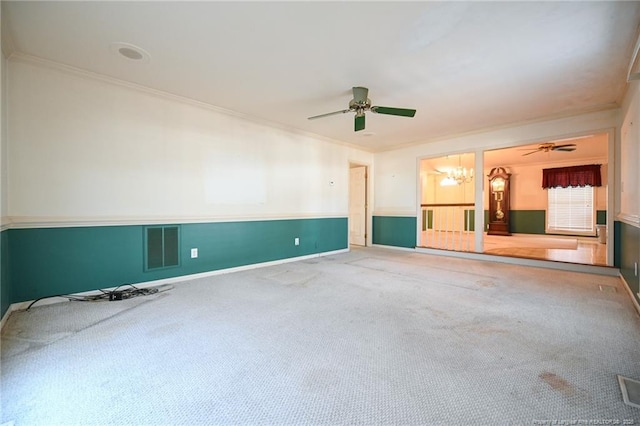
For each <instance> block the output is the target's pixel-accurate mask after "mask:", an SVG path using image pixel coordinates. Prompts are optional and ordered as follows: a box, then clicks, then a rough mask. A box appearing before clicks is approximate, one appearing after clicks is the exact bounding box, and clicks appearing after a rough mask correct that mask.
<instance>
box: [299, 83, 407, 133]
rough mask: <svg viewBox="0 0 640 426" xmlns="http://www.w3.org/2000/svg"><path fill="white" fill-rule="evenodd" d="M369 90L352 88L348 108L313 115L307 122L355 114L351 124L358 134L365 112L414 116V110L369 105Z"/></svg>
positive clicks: (361, 127) (362, 125) (362, 126)
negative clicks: (348, 113)
mask: <svg viewBox="0 0 640 426" xmlns="http://www.w3.org/2000/svg"><path fill="white" fill-rule="evenodd" d="M368 96H369V89H367V88H366V87H354V88H353V99H351V101H350V102H349V108H348V109H343V110H340V111H334V112H329V113H326V114H320V115H314V116H313V117H309V120H315V119H316V118H323V117H329V116H330V115H337V114H345V113H347V112H355V113H356V116H355V120H354V124H353V128H354V131H356V132H358V131H360V130H364V127H365V116H364V113H365V112H366V111H371V112H375V113H377V114H387V115H397V116H400V117H413V116H414V115H416V110H415V109H407V108H392V107H384V106H375V105H371V99H369V97H368Z"/></svg>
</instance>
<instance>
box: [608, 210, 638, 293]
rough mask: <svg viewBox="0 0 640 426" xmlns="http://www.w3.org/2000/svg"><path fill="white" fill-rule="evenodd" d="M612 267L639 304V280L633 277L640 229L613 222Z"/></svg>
mask: <svg viewBox="0 0 640 426" xmlns="http://www.w3.org/2000/svg"><path fill="white" fill-rule="evenodd" d="M613 259H614V260H613V262H614V266H616V267H618V268H620V273H621V274H622V276H623V277H624V280H625V281H626V282H627V284H629V287H630V288H631V292H632V293H633V296H634V297H635V298H636V301H638V303H640V297H638V291H640V288H639V287H640V282H639V278H638V277H637V276H636V275H635V265H634V263H635V262H638V259H640V228H638V227H637V226H633V225H629V224H627V223H624V222H619V221H615V222H614V255H613Z"/></svg>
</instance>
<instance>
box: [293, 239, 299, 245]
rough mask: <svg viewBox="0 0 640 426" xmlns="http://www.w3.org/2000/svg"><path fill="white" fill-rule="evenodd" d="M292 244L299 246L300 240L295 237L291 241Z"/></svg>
mask: <svg viewBox="0 0 640 426" xmlns="http://www.w3.org/2000/svg"><path fill="white" fill-rule="evenodd" d="M293 244H294V245H296V246H299V245H300V238H298V237H296V238H295V239H294V240H293Z"/></svg>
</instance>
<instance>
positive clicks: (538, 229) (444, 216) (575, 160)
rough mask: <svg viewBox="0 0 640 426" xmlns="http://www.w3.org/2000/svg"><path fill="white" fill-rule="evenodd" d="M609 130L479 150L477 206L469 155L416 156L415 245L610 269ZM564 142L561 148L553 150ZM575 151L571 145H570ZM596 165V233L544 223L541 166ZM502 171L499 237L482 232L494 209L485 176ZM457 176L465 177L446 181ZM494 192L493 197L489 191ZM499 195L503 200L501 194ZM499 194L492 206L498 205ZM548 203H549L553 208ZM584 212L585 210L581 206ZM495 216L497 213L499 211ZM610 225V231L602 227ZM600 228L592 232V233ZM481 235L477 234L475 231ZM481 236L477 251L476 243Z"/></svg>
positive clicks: (546, 213) (593, 226) (544, 191)
mask: <svg viewBox="0 0 640 426" xmlns="http://www.w3.org/2000/svg"><path fill="white" fill-rule="evenodd" d="M612 138H613V134H612V132H611V131H603V132H598V133H595V134H588V135H580V136H575V137H571V138H563V139H559V138H557V139H552V140H549V141H541V142H538V143H534V144H528V145H522V146H515V147H510V148H501V149H496V150H489V151H485V152H484V153H483V161H482V164H483V169H484V170H479V171H475V172H474V173H473V181H475V180H476V179H482V180H483V185H481V186H482V188H483V195H482V197H481V198H482V205H480V206H477V207H476V205H475V204H474V200H475V197H474V195H475V193H474V188H476V184H475V183H474V182H473V181H469V180H470V179H468V175H469V174H470V168H471V167H473V164H474V161H473V160H474V155H473V153H463V154H451V155H448V156H443V157H438V158H428V159H422V160H420V182H419V185H420V197H421V217H419V220H418V230H419V235H420V241H419V243H418V246H419V247H424V248H433V249H440V250H453V251H459V252H478V253H486V254H491V255H497V256H506V257H516V258H529V259H539V260H549V261H557V262H565V263H577V264H585V265H597V266H608V265H612V264H613V249H612V247H611V246H612V243H613V238H612V236H611V235H610V234H611V231H610V228H611V225H612V223H613V221H612V218H611V214H610V213H609V212H610V211H611V206H610V205H611V204H612V200H611V198H610V194H611V191H609V189H608V184H609V181H610V179H612V173H611V171H610V170H609V167H608V163H609V153H610V152H612V151H611V149H612V148H611V145H612ZM550 144H555V145H552V146H555V147H557V146H562V149H550V148H549V146H551V145H550ZM574 148H575V149H574ZM594 164H597V165H601V168H600V170H601V180H602V186H598V187H594V188H593V197H592V203H593V204H592V205H587V206H586V207H589V208H592V209H593V218H592V220H593V223H592V224H590V228H589V229H593V230H594V231H593V232H591V233H589V234H588V235H585V233H584V232H581V233H575V235H567V233H566V232H563V233H562V234H561V233H559V232H555V231H553V229H552V228H553V227H550V226H549V223H548V222H549V219H548V218H549V214H550V212H549V208H550V197H549V191H548V190H547V189H543V188H542V175H543V169H549V168H565V167H573V166H582V165H594ZM498 168H502V169H504V170H505V171H506V173H508V174H509V176H510V177H509V180H510V184H509V188H510V189H509V207H508V209H509V211H508V215H507V216H506V217H508V220H509V223H508V232H504V233H503V235H496V233H495V232H493V233H492V232H487V227H488V226H489V225H490V210H491V209H492V207H493V209H494V210H495V209H496V208H500V207H502V204H503V203H504V201H501V204H500V205H497V204H496V205H494V206H491V204H490V199H489V198H490V196H491V191H490V188H489V175H490V174H491V170H493V169H498ZM452 169H453V170H457V174H455V173H454V176H453V177H455V176H458V177H460V176H463V177H464V170H465V169H466V171H467V179H466V180H464V179H461V178H459V179H458V181H456V184H455V185H454V184H453V182H454V180H455V179H449V176H450V174H451V173H452V172H451V170H452ZM493 195H494V196H495V195H496V194H493ZM498 198H499V199H500V200H503V199H504V198H501V197H498ZM498 198H496V203H497V202H498ZM551 207H553V206H551ZM583 210H584V209H583ZM476 212H477V214H481V215H482V218H481V220H478V223H482V224H483V226H482V227H481V228H483V229H477V230H476V229H475V226H474V225H475V222H476V217H475V216H476ZM496 217H497V216H496ZM607 228H609V229H608V231H609V232H607ZM595 230H597V231H595ZM478 232H482V233H483V234H482V236H481V238H476V233H478ZM479 241H482V246H481V247H478V248H477V249H476V247H475V244H474V243H475V242H479Z"/></svg>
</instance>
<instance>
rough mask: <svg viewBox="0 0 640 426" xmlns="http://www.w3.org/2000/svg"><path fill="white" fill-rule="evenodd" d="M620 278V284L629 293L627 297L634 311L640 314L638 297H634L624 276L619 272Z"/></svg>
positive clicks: (639, 295)
mask: <svg viewBox="0 0 640 426" xmlns="http://www.w3.org/2000/svg"><path fill="white" fill-rule="evenodd" d="M620 280H621V281H622V284H623V285H622V286H623V287H624V288H625V289H626V290H627V293H629V297H630V298H631V301H632V302H633V306H634V307H635V308H636V311H638V315H640V304H639V303H638V299H636V297H635V296H634V294H633V291H632V290H631V286H630V285H629V283H628V282H627V280H625V279H624V276H623V275H622V274H620ZM638 297H640V293H638Z"/></svg>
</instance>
